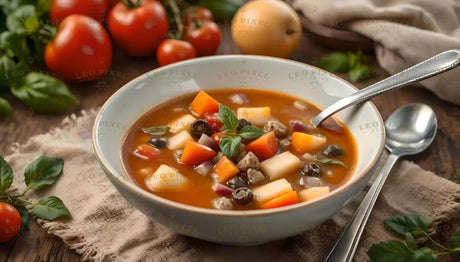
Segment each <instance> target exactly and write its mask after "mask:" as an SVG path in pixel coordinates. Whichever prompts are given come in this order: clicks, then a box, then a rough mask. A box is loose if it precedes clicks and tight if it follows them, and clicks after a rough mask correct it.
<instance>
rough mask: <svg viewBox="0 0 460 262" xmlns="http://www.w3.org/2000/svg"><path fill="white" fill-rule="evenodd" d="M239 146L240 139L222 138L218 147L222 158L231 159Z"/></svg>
mask: <svg viewBox="0 0 460 262" xmlns="http://www.w3.org/2000/svg"><path fill="white" fill-rule="evenodd" d="M240 145H241V137H239V136H237V137H231V136H224V137H222V138H221V139H220V142H219V147H220V150H221V151H222V153H223V154H224V156H226V157H229V158H230V157H232V156H234V155H235V153H236V151H237V150H238V148H240Z"/></svg>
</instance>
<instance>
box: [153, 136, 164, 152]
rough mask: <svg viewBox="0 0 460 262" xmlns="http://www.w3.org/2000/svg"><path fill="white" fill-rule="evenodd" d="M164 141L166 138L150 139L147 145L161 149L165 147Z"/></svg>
mask: <svg viewBox="0 0 460 262" xmlns="http://www.w3.org/2000/svg"><path fill="white" fill-rule="evenodd" d="M166 141H167V139H166V137H152V138H150V140H149V145H151V146H153V147H156V148H158V149H162V148H165V147H166Z"/></svg>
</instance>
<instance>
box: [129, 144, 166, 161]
mask: <svg viewBox="0 0 460 262" xmlns="http://www.w3.org/2000/svg"><path fill="white" fill-rule="evenodd" d="M134 154H135V155H136V156H138V157H140V158H143V159H146V160H151V161H154V160H156V159H157V158H158V156H159V155H160V150H159V149H158V148H155V147H153V146H151V145H147V144H141V145H139V146H137V148H136V149H135V150H134Z"/></svg>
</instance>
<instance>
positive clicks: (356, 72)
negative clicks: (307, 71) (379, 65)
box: [317, 50, 373, 82]
mask: <svg viewBox="0 0 460 262" xmlns="http://www.w3.org/2000/svg"><path fill="white" fill-rule="evenodd" d="M317 66H318V67H320V68H322V69H325V70H327V71H329V72H334V73H348V77H349V78H350V80H351V81H353V82H359V81H362V80H365V79H367V78H369V77H371V76H372V74H373V69H372V67H371V66H369V65H367V64H366V63H365V57H364V56H363V54H362V52H361V50H358V51H357V52H351V51H348V52H335V53H332V54H330V55H326V56H323V57H321V59H320V60H319V62H318V64H317Z"/></svg>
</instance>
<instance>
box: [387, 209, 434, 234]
mask: <svg viewBox="0 0 460 262" xmlns="http://www.w3.org/2000/svg"><path fill="white" fill-rule="evenodd" d="M429 225H430V221H429V220H428V219H427V218H426V217H423V216H421V215H418V214H409V215H398V216H395V217H392V218H390V219H387V220H385V226H386V227H387V228H388V229H389V230H390V231H391V232H393V233H394V234H395V235H396V236H399V237H404V236H405V235H406V233H410V234H411V235H412V236H413V237H417V236H423V235H424V232H426V230H427V229H428V226H429Z"/></svg>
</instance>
